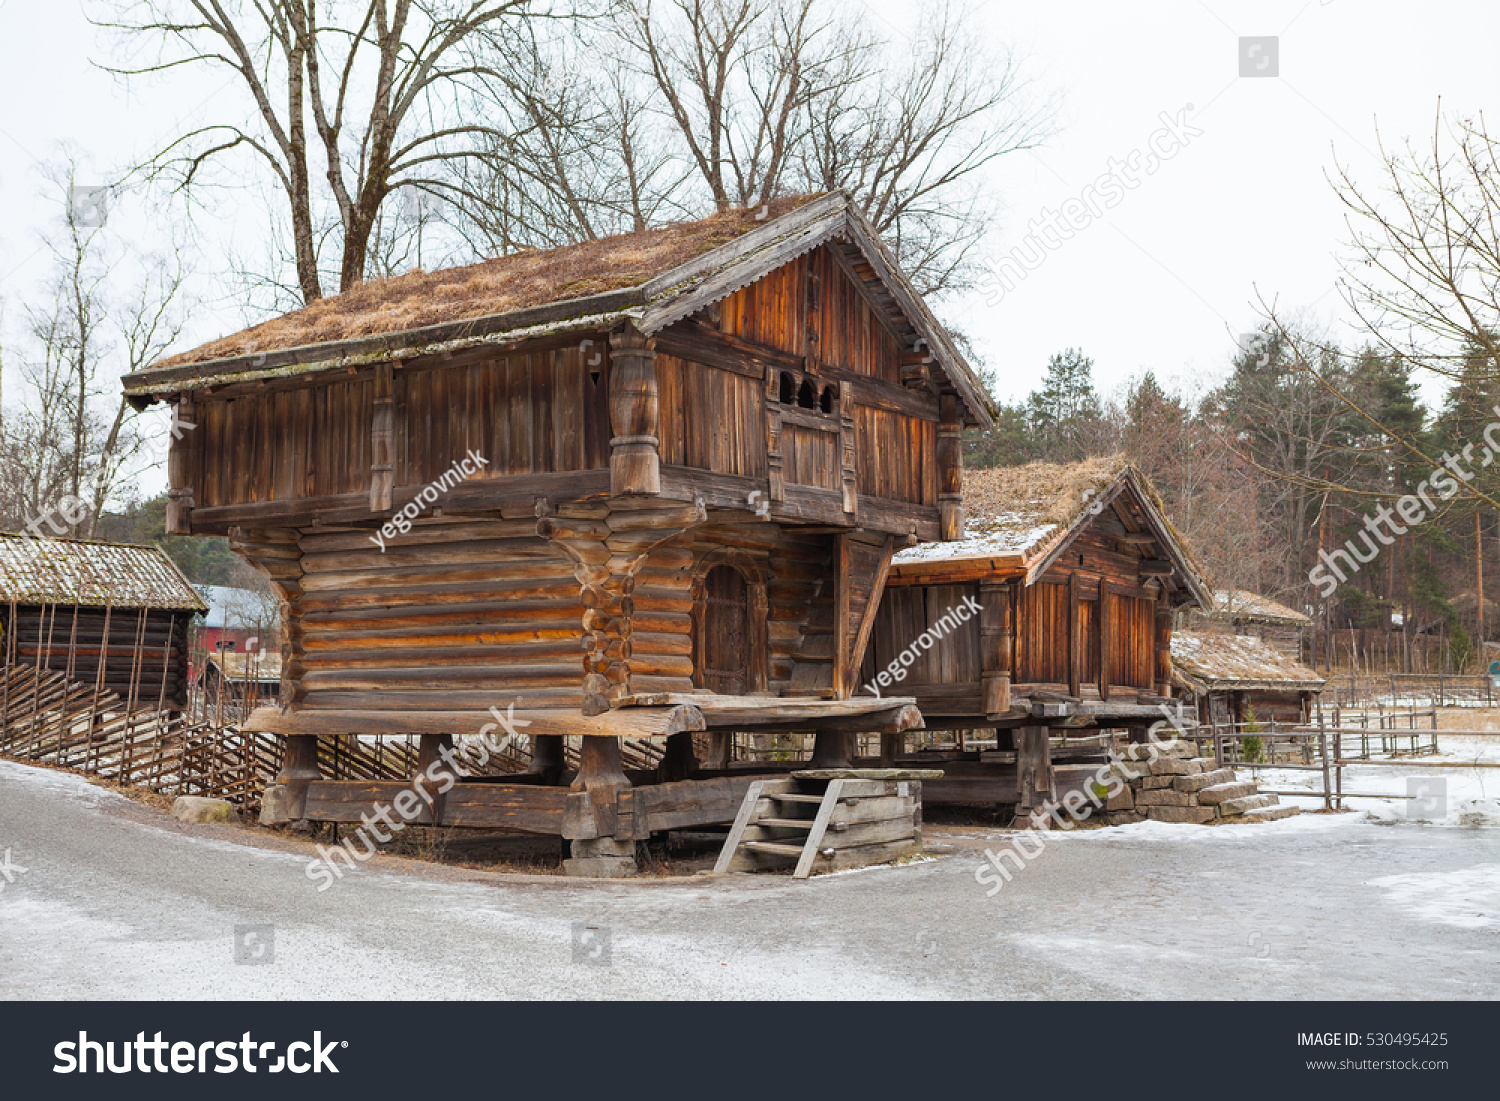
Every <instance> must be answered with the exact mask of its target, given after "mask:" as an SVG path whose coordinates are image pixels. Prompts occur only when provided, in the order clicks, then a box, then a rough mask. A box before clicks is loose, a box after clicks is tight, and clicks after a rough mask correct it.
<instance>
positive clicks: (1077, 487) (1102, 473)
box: [964, 455, 1128, 526]
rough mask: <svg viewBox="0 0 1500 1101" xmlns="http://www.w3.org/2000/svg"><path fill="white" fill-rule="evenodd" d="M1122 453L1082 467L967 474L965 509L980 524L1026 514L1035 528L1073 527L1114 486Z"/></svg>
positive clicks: (1038, 464) (1047, 465) (1052, 465)
mask: <svg viewBox="0 0 1500 1101" xmlns="http://www.w3.org/2000/svg"><path fill="white" fill-rule="evenodd" d="M1127 465H1128V464H1127V463H1126V461H1125V457H1124V456H1123V455H1106V456H1104V457H1102V458H1097V459H1086V460H1084V461H1083V462H1079V463H1047V462H1036V463H1027V464H1026V465H1025V466H1000V467H993V468H991V469H988V470H967V471H965V472H964V509H965V512H966V513H967V514H968V516H969V517H971V518H972V519H974V520H975V522H976V523H977V524H979V525H983V523H984V521H985V520H987V519H997V518H1001V517H1009V516H1014V515H1016V514H1018V513H1019V514H1022V515H1025V516H1026V517H1027V522H1028V523H1030V524H1032V525H1038V526H1039V525H1041V524H1062V525H1067V524H1071V523H1072V522H1073V521H1074V520H1075V519H1077V517H1078V514H1079V513H1081V512H1082V511H1083V510H1084V509H1085V508H1086V507H1087V506H1088V503H1089V501H1091V500H1093V499H1094V497H1095V496H1097V495H1098V494H1099V493H1102V492H1103V491H1104V490H1105V489H1107V488H1108V487H1109V486H1111V485H1113V484H1114V482H1115V479H1117V478H1118V477H1119V476H1120V474H1121V473H1122V472H1123V471H1124V470H1125V468H1126V466H1127Z"/></svg>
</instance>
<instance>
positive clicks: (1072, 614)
mask: <svg viewBox="0 0 1500 1101" xmlns="http://www.w3.org/2000/svg"><path fill="white" fill-rule="evenodd" d="M1079 599H1080V596H1079V591H1078V573H1077V571H1074V572H1073V573H1070V574H1069V575H1068V695H1070V696H1072V697H1073V698H1074V699H1077V698H1078V697H1079V696H1080V695H1081V694H1082V684H1081V682H1082V680H1083V637H1082V636H1083V631H1082V621H1083V616H1082V614H1081V612H1080V609H1079V607H1078V602H1079Z"/></svg>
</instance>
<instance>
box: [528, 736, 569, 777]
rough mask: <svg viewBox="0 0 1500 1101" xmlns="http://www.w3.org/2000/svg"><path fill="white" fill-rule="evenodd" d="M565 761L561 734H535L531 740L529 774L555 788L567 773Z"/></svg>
mask: <svg viewBox="0 0 1500 1101" xmlns="http://www.w3.org/2000/svg"><path fill="white" fill-rule="evenodd" d="M567 767H568V766H567V760H566V758H565V757H564V755H563V736H562V735H561V734H536V735H533V736H532V739H531V768H530V769H528V771H529V772H532V773H535V774H536V775H538V776H540V777H541V778H542V783H544V784H546V785H547V786H549V787H555V786H557V785H558V784H559V783H561V782H562V774H563V773H564V772H566V771H567Z"/></svg>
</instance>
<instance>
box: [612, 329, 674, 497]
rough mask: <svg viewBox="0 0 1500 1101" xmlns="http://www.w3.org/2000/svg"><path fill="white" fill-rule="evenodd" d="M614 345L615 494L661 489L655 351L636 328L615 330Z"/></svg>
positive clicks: (613, 475)
mask: <svg viewBox="0 0 1500 1101" xmlns="http://www.w3.org/2000/svg"><path fill="white" fill-rule="evenodd" d="M609 344H610V372H609V424H610V429H611V430H612V432H613V433H614V435H613V436H612V437H611V439H610V441H609V492H610V495H611V496H613V497H623V496H630V495H640V494H655V493H660V492H661V452H660V450H659V448H658V443H659V441H658V439H657V430H658V424H659V419H660V416H659V414H660V410H659V407H658V405H657V394H656V352H655V351H654V350H653V349H652V348H651V347H650V342H649V341H648V340H647V339H646V338H645V337H643V336H642V335H641V334H640V333H639V332H637V331H636V330H635V329H625V330H623V331H622V332H618V333H611V334H610V338H609Z"/></svg>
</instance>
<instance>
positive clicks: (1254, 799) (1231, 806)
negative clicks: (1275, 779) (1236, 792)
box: [1219, 795, 1280, 818]
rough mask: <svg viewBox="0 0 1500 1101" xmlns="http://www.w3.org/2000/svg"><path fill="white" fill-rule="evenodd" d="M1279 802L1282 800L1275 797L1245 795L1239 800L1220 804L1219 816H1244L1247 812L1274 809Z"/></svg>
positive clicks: (1228, 800)
mask: <svg viewBox="0 0 1500 1101" xmlns="http://www.w3.org/2000/svg"><path fill="white" fill-rule="evenodd" d="M1279 802H1280V800H1278V799H1277V798H1276V796H1274V795H1245V796H1242V797H1241V798H1239V799H1226V800H1224V801H1223V802H1222V803H1220V804H1219V816H1220V817H1221V818H1232V817H1233V816H1234V815H1236V814H1244V813H1246V812H1247V811H1252V810H1260V809H1262V808H1263V807H1274V806H1276V805H1278V803H1279Z"/></svg>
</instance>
